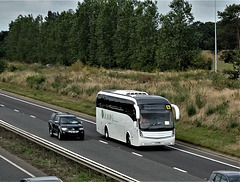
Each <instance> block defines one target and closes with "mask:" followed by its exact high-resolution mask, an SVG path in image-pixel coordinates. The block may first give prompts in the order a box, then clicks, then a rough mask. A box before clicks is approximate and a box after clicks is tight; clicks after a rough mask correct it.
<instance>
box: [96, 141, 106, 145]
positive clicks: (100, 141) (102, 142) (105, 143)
mask: <svg viewBox="0 0 240 182" xmlns="http://www.w3.org/2000/svg"><path fill="white" fill-rule="evenodd" d="M98 141H99V142H101V143H104V144H106V145H107V144H108V143H107V142H105V141H102V140H98Z"/></svg>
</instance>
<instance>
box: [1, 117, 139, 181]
mask: <svg viewBox="0 0 240 182" xmlns="http://www.w3.org/2000/svg"><path fill="white" fill-rule="evenodd" d="M0 125H3V126H5V127H6V128H11V129H13V131H15V132H17V133H20V134H23V136H24V137H25V138H30V139H33V141H35V142H39V143H41V144H45V146H47V147H51V148H52V150H53V151H56V150H57V151H60V152H62V153H63V154H65V155H68V156H70V157H74V158H76V159H78V160H79V161H82V162H84V163H86V164H88V165H89V164H90V165H92V166H95V167H100V168H101V169H102V170H104V171H106V170H108V171H111V172H112V173H115V174H117V175H118V176H124V177H125V178H128V179H129V181H133V182H140V181H138V180H136V179H134V178H132V177H130V176H127V175H125V174H123V173H120V172H118V171H116V170H114V169H112V168H109V167H107V166H104V165H102V164H100V163H97V162H95V161H93V160H91V159H89V158H87V157H84V156H82V155H80V154H78V153H75V152H73V151H71V150H68V149H67V148H64V147H62V146H60V145H57V144H55V143H52V142H50V141H48V140H45V139H43V138H41V137H38V136H37V135H34V134H31V133H29V132H27V131H24V130H22V129H20V128H18V127H16V126H13V125H11V124H9V123H7V122H6V121H3V120H1V119H0ZM43 146H44V145H43Z"/></svg>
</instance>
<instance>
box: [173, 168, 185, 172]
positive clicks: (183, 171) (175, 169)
mask: <svg viewBox="0 0 240 182" xmlns="http://www.w3.org/2000/svg"><path fill="white" fill-rule="evenodd" d="M173 169H175V170H178V171H181V172H183V173H187V171H185V170H183V169H180V168H177V167H173Z"/></svg>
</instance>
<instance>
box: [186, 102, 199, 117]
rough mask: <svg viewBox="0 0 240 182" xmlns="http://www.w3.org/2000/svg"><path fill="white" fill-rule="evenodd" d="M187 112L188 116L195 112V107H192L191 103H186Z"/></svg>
mask: <svg viewBox="0 0 240 182" xmlns="http://www.w3.org/2000/svg"><path fill="white" fill-rule="evenodd" d="M187 113H188V116H193V115H195V114H196V113H197V111H196V108H195V107H194V105H193V104H190V105H187Z"/></svg>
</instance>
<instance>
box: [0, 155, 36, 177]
mask: <svg viewBox="0 0 240 182" xmlns="http://www.w3.org/2000/svg"><path fill="white" fill-rule="evenodd" d="M0 157H1V158H2V159H3V160H5V161H7V162H8V163H10V164H12V165H13V166H15V167H16V168H18V169H20V170H21V171H23V172H24V173H26V174H27V175H29V176H31V177H32V178H33V177H35V176H34V175H33V174H31V173H30V172H28V171H26V170H25V169H23V168H21V167H20V166H18V165H17V164H15V163H13V162H12V161H10V160H8V159H7V158H5V157H3V156H2V155H0Z"/></svg>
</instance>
